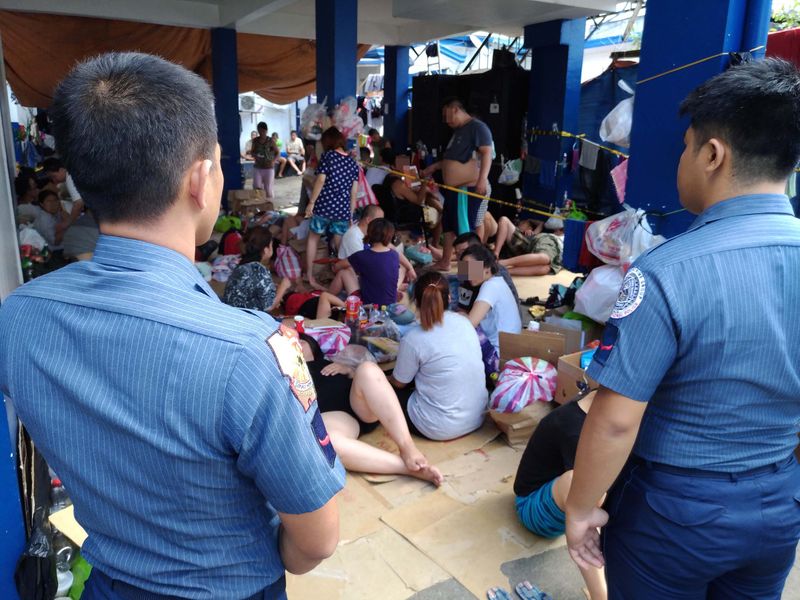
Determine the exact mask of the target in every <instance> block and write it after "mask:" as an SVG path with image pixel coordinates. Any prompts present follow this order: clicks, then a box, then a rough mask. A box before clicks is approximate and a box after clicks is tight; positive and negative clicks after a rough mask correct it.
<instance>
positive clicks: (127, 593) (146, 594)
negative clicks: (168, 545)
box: [87, 568, 286, 600]
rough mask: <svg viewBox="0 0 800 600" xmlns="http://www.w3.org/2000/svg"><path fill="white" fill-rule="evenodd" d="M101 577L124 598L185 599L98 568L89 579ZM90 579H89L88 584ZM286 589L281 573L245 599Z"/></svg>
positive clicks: (262, 598) (267, 599) (266, 598)
mask: <svg viewBox="0 0 800 600" xmlns="http://www.w3.org/2000/svg"><path fill="white" fill-rule="evenodd" d="M94 578H96V579H100V580H101V581H102V582H103V583H104V584H105V586H106V587H108V588H110V589H111V590H113V591H114V593H116V594H117V595H118V596H119V597H120V598H122V599H123V600H185V599H184V598H180V597H179V596H167V595H164V594H158V593H156V592H150V591H148V590H143V589H142V588H139V587H136V586H135V585H131V584H130V583H126V582H124V581H121V580H119V579H112V578H111V577H109V576H108V575H106V574H105V573H103V572H102V571H101V570H99V569H97V568H93V569H92V574H91V575H90V577H89V579H90V580H91V579H94ZM88 583H89V581H87V584H88ZM285 591H286V576H285V575H281V577H280V579H278V580H276V581H274V582H273V583H271V584H270V585H269V586H268V587H266V588H264V589H263V590H261V591H260V592H256V593H255V594H253V595H252V596H248V597H247V598H244V599H243V600H278V599H280V598H283V597H284V595H283V594H284V592H285Z"/></svg>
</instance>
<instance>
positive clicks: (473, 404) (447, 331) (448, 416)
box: [391, 271, 488, 440]
mask: <svg viewBox="0 0 800 600" xmlns="http://www.w3.org/2000/svg"><path fill="white" fill-rule="evenodd" d="M414 302H415V304H416V306H417V313H418V316H419V321H420V324H419V325H418V326H416V327H414V328H413V329H411V330H410V331H409V332H408V333H407V334H406V335H405V337H404V338H403V341H402V342H400V350H399V353H398V356H397V366H395V368H394V375H393V376H392V380H391V381H392V384H393V385H394V386H395V387H396V388H398V389H399V390H401V391H400V393H398V396H399V397H400V402H401V403H402V404H404V412H405V413H406V418H407V419H408V421H409V429H411V431H412V433H416V434H418V435H422V436H424V437H427V438H429V439H432V440H450V439H453V438H457V437H460V436H462V435H466V434H468V433H470V432H471V431H474V430H475V429H477V428H478V427H480V426H481V425H482V424H483V418H484V413H485V412H486V403H487V400H488V394H487V391H486V381H485V379H484V369H483V360H482V358H481V347H480V343H479V341H478V335H477V333H475V328H474V327H473V326H472V324H471V323H470V322H469V319H467V318H466V317H464V316H462V315H459V314H457V313H454V312H451V311H449V310H447V307H448V306H449V305H450V286H449V284H448V282H447V278H446V277H445V276H444V275H442V274H441V273H438V272H437V271H429V272H428V273H425V274H424V275H422V276H421V277H420V278H419V279H418V280H417V283H416V285H415V287H414Z"/></svg>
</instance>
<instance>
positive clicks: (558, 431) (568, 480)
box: [514, 392, 607, 600]
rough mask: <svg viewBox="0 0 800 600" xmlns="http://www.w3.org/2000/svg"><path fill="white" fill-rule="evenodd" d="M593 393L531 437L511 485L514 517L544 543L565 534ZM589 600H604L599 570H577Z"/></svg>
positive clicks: (547, 419)
mask: <svg viewBox="0 0 800 600" xmlns="http://www.w3.org/2000/svg"><path fill="white" fill-rule="evenodd" d="M594 395H595V394H594V392H592V393H591V394H589V395H587V396H584V397H583V398H581V399H580V400H578V401H577V402H570V403H568V404H564V405H563V406H560V407H558V408H557V409H555V410H554V411H553V412H551V413H550V414H548V415H547V416H546V417H545V418H544V419H542V420H541V422H540V423H539V425H538V427H537V428H536V430H535V431H534V432H533V435H532V436H531V439H530V440H528V445H527V447H526V448H525V452H524V453H523V454H522V460H521V461H520V463H519V468H518V469H517V476H516V479H515V480H514V494H515V495H516V509H517V516H518V517H519V520H520V521H521V522H522V524H523V525H525V527H526V528H527V529H529V530H530V531H532V532H533V533H535V534H536V535H538V536H541V537H544V538H555V537H558V536H561V535H564V527H565V514H564V507H565V506H566V501H567V495H568V494H569V490H570V487H571V486H572V468H573V467H574V465H575V453H576V452H577V450H578V438H579V437H580V435H581V428H582V427H583V422H584V421H585V420H586V413H588V412H589V408H591V406H592V401H593V400H594ZM581 575H583V579H584V581H585V582H586V587H587V588H588V589H589V595H590V597H591V600H605V599H606V595H607V592H606V582H605V576H604V574H603V571H602V569H597V568H595V567H589V568H586V569H581Z"/></svg>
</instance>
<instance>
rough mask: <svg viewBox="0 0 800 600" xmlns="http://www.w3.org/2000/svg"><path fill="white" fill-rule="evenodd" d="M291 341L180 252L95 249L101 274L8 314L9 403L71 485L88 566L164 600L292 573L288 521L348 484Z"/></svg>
mask: <svg viewBox="0 0 800 600" xmlns="http://www.w3.org/2000/svg"><path fill="white" fill-rule="evenodd" d="M297 346H298V345H297V344H296V343H292V338H291V335H290V333H289V332H288V331H285V330H283V329H281V328H280V327H279V325H278V323H277V322H276V321H275V320H274V319H272V318H271V317H269V316H268V315H265V314H263V313H257V312H255V311H252V312H251V311H246V310H241V309H236V308H233V307H230V306H227V305H225V304H223V303H222V302H220V301H219V299H218V297H217V295H216V294H215V293H214V292H213V291H212V290H211V289H210V287H209V286H208V285H207V284H206V282H205V281H204V280H203V278H202V277H201V276H200V274H199V273H198V271H197V269H196V268H195V266H194V265H193V264H192V263H191V262H190V261H189V260H188V259H187V258H185V257H184V256H182V255H180V254H178V253H176V252H174V251H172V250H169V249H167V248H164V247H161V246H157V245H153V244H148V243H145V242H142V241H138V240H132V239H124V238H119V237H111V236H101V237H100V239H99V241H98V244H97V248H96V250H95V254H94V259H93V260H92V261H89V262H80V263H74V264H72V265H69V266H67V267H65V268H64V269H61V270H59V271H56V272H54V273H52V274H50V275H47V276H45V277H41V278H39V279H36V280H34V281H32V282H31V283H28V284H26V285H24V286H22V287H20V288H18V289H17V290H16V291H15V292H14V293H13V294H12V295H11V296H9V298H8V299H7V301H6V302H5V303H4V304H3V306H2V308H1V309H0V391H2V393H3V394H5V395H6V396H8V397H9V398H11V400H12V402H13V404H14V406H15V408H16V410H17V412H18V414H19V416H20V418H21V419H22V421H23V423H24V424H25V426H26V427H27V429H28V431H29V432H30V434H31V436H32V438H33V439H34V441H35V442H36V444H37V445H38V446H39V448H40V450H41V451H42V452H43V454H44V456H45V458H46V459H47V461H48V462H49V463H50V465H51V466H52V468H53V469H54V470H55V471H56V472H57V473H58V474H59V476H60V478H61V479H62V480H63V481H64V483H65V486H66V487H67V489H68V490H69V492H70V494H71V496H72V498H73V501H74V504H75V516H76V518H77V519H78V521H79V522H80V523H81V524H82V525H83V527H84V528H85V529H86V531H87V533H88V535H89V537H88V539H87V541H86V542H85V544H84V547H83V553H84V555H85V557H86V559H87V560H88V561H89V562H90V563H91V564H93V565H94V566H96V567H97V568H99V569H100V570H101V571H103V572H105V573H106V574H107V575H109V576H110V577H112V578H114V579H120V580H122V581H125V582H127V583H129V584H131V585H134V586H137V587H139V588H143V589H145V590H148V591H152V592H155V593H158V594H164V595H173V596H178V597H182V598H196V599H218V598H232V599H233V598H246V597H248V596H250V595H252V594H255V593H257V592H259V591H260V590H262V589H264V588H265V587H267V586H269V585H270V584H271V583H272V582H274V581H276V580H277V579H278V578H280V577H281V576H282V575H283V572H284V567H283V564H282V562H281V559H280V556H279V552H278V546H277V536H278V527H279V517H278V515H277V511H280V512H284V513H292V514H300V513H305V512H310V511H313V510H316V509H318V508H320V507H322V506H323V505H324V504H326V503H327V502H328V500H329V499H330V498H331V497H333V496H334V495H335V494H336V493H337V492H338V491H339V490H340V489H341V488H342V487H343V484H344V469H343V467H342V465H341V463H340V462H339V460H338V459H336V458H335V454H334V453H333V450H332V446H330V443H329V439H327V440H325V439H324V438H325V435H324V426H322V429H320V423H321V417H320V416H319V412H318V410H317V405H316V402H314V399H315V396H314V395H313V394H314V390H313V385H312V386H311V387H310V389H309V386H308V385H305V387H303V385H304V383H305V378H304V377H303V375H304V372H303V369H305V372H306V373H307V369H306V367H305V363H304V362H303V361H302V356H301V355H298V354H297V353H296V352H295V350H296V349H297ZM324 442H327V446H326V445H324Z"/></svg>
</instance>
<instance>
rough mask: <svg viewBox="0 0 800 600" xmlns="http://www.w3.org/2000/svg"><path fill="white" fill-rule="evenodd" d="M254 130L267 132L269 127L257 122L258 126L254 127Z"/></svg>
mask: <svg viewBox="0 0 800 600" xmlns="http://www.w3.org/2000/svg"><path fill="white" fill-rule="evenodd" d="M256 129H258V130H261V129H266V130H267V131H269V127H267V124H266V123H264V121H259V123H258V125H256Z"/></svg>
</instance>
